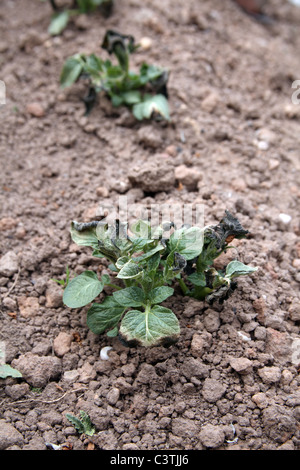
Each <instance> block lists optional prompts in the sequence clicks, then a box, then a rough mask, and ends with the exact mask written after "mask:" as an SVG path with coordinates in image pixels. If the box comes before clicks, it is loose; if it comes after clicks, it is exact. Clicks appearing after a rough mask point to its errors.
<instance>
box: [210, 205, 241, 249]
mask: <svg viewBox="0 0 300 470" xmlns="http://www.w3.org/2000/svg"><path fill="white" fill-rule="evenodd" d="M212 230H213V232H214V235H215V236H216V238H217V243H216V244H217V247H218V248H223V247H224V246H225V245H226V244H228V243H230V242H231V241H232V240H233V239H234V238H238V239H241V238H245V236H246V235H247V234H248V233H249V232H248V230H245V229H244V228H243V227H242V225H241V223H240V222H239V220H238V219H237V218H236V217H234V216H233V215H232V214H231V213H230V212H229V211H225V217H223V219H222V220H221V222H220V223H219V224H218V225H216V226H214V227H212Z"/></svg>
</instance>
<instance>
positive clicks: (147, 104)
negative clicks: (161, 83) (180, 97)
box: [132, 95, 170, 121]
mask: <svg viewBox="0 0 300 470" xmlns="http://www.w3.org/2000/svg"><path fill="white" fill-rule="evenodd" d="M132 112H133V114H134V116H135V117H136V119H138V120H139V121H142V120H143V119H151V118H152V116H153V115H154V114H157V115H159V116H160V117H162V118H164V119H166V120H167V121H170V112H169V104H168V100H167V98H166V97H165V96H164V95H154V96H151V97H150V98H148V99H146V100H145V101H142V102H141V103H137V104H135V105H134V106H133V108H132Z"/></svg>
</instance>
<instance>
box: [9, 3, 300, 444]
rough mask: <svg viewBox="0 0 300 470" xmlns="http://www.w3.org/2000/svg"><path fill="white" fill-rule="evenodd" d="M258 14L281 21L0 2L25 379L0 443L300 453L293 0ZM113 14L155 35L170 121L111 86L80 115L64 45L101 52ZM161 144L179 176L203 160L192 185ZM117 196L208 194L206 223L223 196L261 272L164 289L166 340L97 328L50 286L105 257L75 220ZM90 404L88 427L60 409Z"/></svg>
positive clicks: (18, 350)
mask: <svg viewBox="0 0 300 470" xmlns="http://www.w3.org/2000/svg"><path fill="white" fill-rule="evenodd" d="M265 12H266V13H267V14H269V15H270V16H271V17H272V18H273V20H274V21H273V23H272V24H270V25H265V24H262V23H260V22H257V21H255V20H254V19H253V18H251V17H249V16H247V15H246V13H245V12H243V11H242V10H241V9H240V8H239V7H238V6H237V5H236V3H235V2H232V1H230V0H226V1H223V2H220V1H217V0H206V1H201V2H199V1H196V0H190V1H188V2H181V1H180V0H168V1H165V2H161V1H158V0H148V1H147V0H146V1H144V2H140V1H139V0H130V1H129V2H125V1H122V0H120V1H116V8H115V11H114V14H113V15H112V16H111V17H110V18H109V19H104V18H103V17H102V16H101V15H98V14H95V15H92V16H90V17H89V18H88V19H87V18H81V19H80V20H76V21H75V23H73V24H71V25H70V26H69V27H68V28H67V29H66V30H65V32H64V33H63V35H62V36H61V37H55V38H52V37H49V36H48V34H47V26H48V23H49V17H50V14H51V10H50V7H49V5H48V3H47V2H45V3H42V2H37V1H36V0H22V2H20V1H16V0H13V1H8V0H6V1H4V2H3V7H2V8H1V13H0V25H1V30H2V31H3V33H2V35H1V40H0V50H1V58H0V61H1V72H0V73H1V75H0V79H1V80H3V81H4V82H5V83H6V89H7V102H6V105H5V106H2V107H1V110H0V112H1V134H0V152H1V154H0V155H1V176H0V178H1V183H0V207H1V215H0V230H1V239H0V254H1V256H2V257H3V256H4V255H5V254H6V253H7V252H13V253H10V255H9V260H8V264H9V266H8V268H9V269H10V271H9V272H6V271H5V270H3V269H2V274H1V275H0V293H1V311H0V319H1V333H0V339H1V341H3V343H4V344H5V348H6V362H7V363H8V364H11V365H12V366H14V367H16V368H18V369H19V370H21V371H22V373H23V378H22V379H13V378H7V379H5V380H1V381H0V385H1V389H0V448H2V449H5V448H8V449H24V450H25V449H34V450H38V449H42V450H46V449H47V447H46V443H49V442H50V443H53V444H56V445H60V444H65V443H70V444H71V445H72V446H73V448H74V449H87V448H88V443H89V442H92V443H93V444H94V448H95V449H139V450H145V449H152V450H153V449H185V450H188V449H207V448H216V449H250V450H256V449H260V450H262V449H268V450H270V449H289V450H299V449H300V434H299V419H300V394H299V383H300V377H299V364H300V359H299V325H300V323H299V322H300V299H299V282H300V275H299V265H300V244H299V239H298V236H299V233H300V228H299V197H300V188H299V169H300V165H299V144H300V133H299V125H300V124H299V122H300V121H299V120H300V105H296V104H292V102H291V95H292V92H293V91H294V90H292V88H291V84H292V82H293V81H294V80H296V79H299V78H300V66H299V60H298V58H299V48H300V37H299V23H300V9H299V8H297V7H295V6H292V5H291V4H290V3H289V2H288V1H282V0H270V1H268V2H266V6H265ZM109 28H110V29H116V30H118V31H120V32H122V33H124V34H132V35H134V36H135V38H136V40H137V41H139V40H140V39H141V38H142V37H149V38H151V41H152V44H151V47H150V49H149V50H147V51H143V50H140V51H138V52H137V53H136V54H135V55H134V56H132V61H133V66H134V67H137V66H138V65H139V64H140V63H141V62H142V61H144V60H146V61H147V62H149V63H156V64H159V65H162V66H164V67H168V68H169V70H170V80H169V102H170V108H171V116H172V122H171V123H170V124H165V123H159V122H150V123H149V122H146V123H137V122H135V121H134V120H132V118H131V115H130V113H129V112H128V111H127V110H126V109H123V108H122V109H118V110H117V109H112V108H111V106H110V104H109V103H107V102H106V101H105V100H102V102H101V103H99V104H98V105H97V107H96V108H95V109H94V110H93V112H92V113H91V114H90V115H89V116H88V117H85V116H84V109H83V103H82V101H81V98H82V96H83V93H84V89H83V87H82V85H75V86H73V87H72V88H70V89H68V90H67V91H62V90H61V89H60V88H59V84H58V79H59V73H60V70H61V67H62V64H63V62H64V60H65V59H66V58H67V57H68V56H69V55H71V54H73V53H75V52H79V51H82V52H95V53H97V54H103V51H102V50H101V47H100V45H101V40H102V37H103V36H104V33H105V31H106V29H109ZM154 158H155V161H158V162H159V161H161V162H164V163H163V165H165V166H166V167H167V170H166V171H170V172H171V173H172V172H174V169H175V168H176V167H179V166H180V165H185V166H186V167H188V168H191V169H193V170H194V172H195V173H196V172H197V171H198V172H199V174H198V177H197V181H196V183H195V181H192V183H191V184H189V181H183V182H180V181H179V182H178V181H175V182H174V183H173V185H170V180H169V179H168V178H165V175H164V174H163V172H161V173H159V174H160V176H159V178H161V180H158V181H157V178H156V176H155V172H154V173H151V171H153V166H151V162H152V160H153V159H154ZM158 166H159V163H158ZM148 167H149V175H150V176H151V174H152V181H153V187H154V188H155V186H156V188H155V190H154V189H153V190H152V191H151V185H150V188H149V178H148V179H147V186H143V178H144V176H143V175H145V174H146V173H147V172H145V169H147V168H148ZM151 168H152V170H151ZM139 172H140V179H138V177H136V174H137V173H139ZM133 173H134V174H135V179H133V178H132V174H133ZM190 178H192V177H191V175H190ZM192 179H193V178H192ZM164 184H166V185H167V186H166V187H165V186H164ZM149 189H150V190H149ZM120 194H124V195H127V196H128V198H130V201H132V202H139V203H142V204H148V205H149V204H150V203H157V202H168V203H170V204H174V203H179V202H180V203H187V202H189V203H191V202H192V203H195V204H196V203H203V204H204V205H205V223H206V224H209V223H216V222H217V221H218V220H219V219H220V218H221V217H222V216H223V213H224V210H225V209H228V210H230V211H231V212H232V213H233V214H234V215H235V216H237V217H238V218H239V219H240V221H241V222H242V224H243V226H244V227H245V228H247V229H248V230H249V231H250V232H251V235H250V237H249V238H248V239H247V240H243V241H242V242H240V243H239V244H238V254H237V251H236V250H232V251H231V252H230V254H227V255H226V256H227V260H228V257H229V259H230V257H237V256H238V257H239V259H240V260H241V261H243V262H245V263H247V264H251V265H253V266H258V267H259V270H258V271H257V273H255V274H254V275H252V276H248V277H245V278H241V279H240V281H239V287H238V289H237V290H236V291H235V292H234V294H233V295H232V297H230V299H229V300H228V301H226V302H225V303H224V304H223V305H217V304H216V305H213V306H208V305H207V304H206V303H202V302H195V301H194V300H190V299H187V298H184V299H183V298H182V297H181V296H180V295H179V294H176V295H175V296H174V297H172V299H171V300H170V302H169V304H172V308H173V310H174V312H175V313H176V315H177V317H178V318H179V320H180V324H181V329H182V332H181V336H180V340H179V341H178V343H177V344H176V345H173V346H172V347H170V348H168V349H164V348H162V347H157V348H151V349H144V348H136V349H134V348H127V347H125V346H123V345H121V343H120V342H119V341H118V340H117V339H113V340H112V339H109V338H107V337H106V336H105V335H104V336H101V337H98V336H96V335H94V334H92V333H91V332H90V331H89V330H88V328H87V326H86V310H87V309H81V310H73V311H71V310H70V309H67V308H65V307H64V306H63V304H62V301H61V288H60V287H59V286H58V285H57V284H55V283H54V281H51V279H52V278H63V277H64V274H65V270H66V266H67V265H68V266H69V268H70V270H71V273H72V275H74V274H76V273H80V272H81V271H83V270H85V269H87V268H88V269H97V268H98V269H99V271H101V270H102V269H105V265H104V264H101V263H99V260H97V259H93V258H92V257H91V252H90V250H88V249H82V248H79V247H76V246H74V244H73V243H72V242H71V240H70V235H69V226H70V221H71V220H78V221H88V220H93V219H94V218H95V216H97V215H101V214H100V212H101V210H102V209H103V208H104V207H105V206H109V205H114V204H116V202H117V201H118V198H119V196H120ZM100 208H102V209H100ZM282 213H283V214H287V215H288V216H290V217H291V219H290V221H289V222H288V223H285V222H284V221H282V220H281V218H280V214H282ZM223 261H224V260H223ZM220 262H221V261H220ZM0 263H1V260H0ZM2 264H3V258H2ZM107 345H111V346H112V348H113V349H112V350H111V351H110V352H109V355H110V359H109V361H102V360H101V359H100V357H99V352H100V350H101V348H102V347H104V346H107ZM297 348H298V349H297ZM80 410H84V411H86V412H87V413H88V414H89V416H90V418H91V420H92V422H93V423H94V425H95V427H96V433H95V435H94V436H93V437H92V438H87V437H82V436H80V435H79V434H78V433H77V432H76V431H75V429H74V428H73V426H72V425H71V423H70V422H69V421H68V420H67V419H66V417H65V414H66V413H71V414H74V415H76V416H77V415H78V414H79V411H80Z"/></svg>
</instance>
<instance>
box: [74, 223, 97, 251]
mask: <svg viewBox="0 0 300 470" xmlns="http://www.w3.org/2000/svg"><path fill="white" fill-rule="evenodd" d="M97 225H98V222H91V223H88V224H79V223H78V222H75V221H73V222H72V224H71V238H72V240H73V242H75V243H76V244H77V245H79V246H90V247H92V248H93V249H94V250H97V249H98V248H99V247H98V237H97V233H96V229H97Z"/></svg>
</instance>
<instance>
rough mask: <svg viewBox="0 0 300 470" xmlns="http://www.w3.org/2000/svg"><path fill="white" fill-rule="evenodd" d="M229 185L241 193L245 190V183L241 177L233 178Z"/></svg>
mask: <svg viewBox="0 0 300 470" xmlns="http://www.w3.org/2000/svg"><path fill="white" fill-rule="evenodd" d="M231 187H232V189H233V190H234V191H237V192H241V193H243V192H245V191H246V190H247V183H246V181H245V180H244V179H243V178H234V179H233V180H232V181H231Z"/></svg>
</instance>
